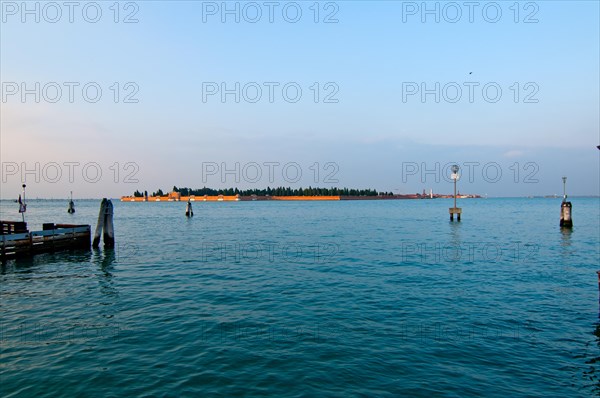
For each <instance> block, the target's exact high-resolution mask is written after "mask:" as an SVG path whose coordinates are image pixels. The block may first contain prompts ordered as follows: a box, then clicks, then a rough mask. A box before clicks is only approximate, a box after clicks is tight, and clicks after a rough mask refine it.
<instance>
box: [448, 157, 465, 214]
mask: <svg viewBox="0 0 600 398" xmlns="http://www.w3.org/2000/svg"><path fill="white" fill-rule="evenodd" d="M450 170H452V175H451V176H450V178H452V180H453V181H454V207H451V208H450V221H454V214H456V221H460V215H461V213H462V209H461V208H459V207H456V182H457V181H458V179H459V178H460V176H459V175H458V171H459V170H460V167H458V165H457V164H454V165H452V168H451V169H450Z"/></svg>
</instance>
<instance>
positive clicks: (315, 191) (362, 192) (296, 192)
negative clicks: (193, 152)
mask: <svg viewBox="0 0 600 398" xmlns="http://www.w3.org/2000/svg"><path fill="white" fill-rule="evenodd" d="M172 192H178V193H179V194H180V195H181V196H192V195H193V196H204V195H208V196H217V195H223V196H235V195H240V196H252V195H256V196H388V195H390V196H391V195H393V193H392V192H377V190H375V189H349V188H313V187H310V186H309V187H308V188H290V187H277V188H271V187H267V188H266V189H238V188H226V189H213V188H206V187H204V188H200V189H191V188H177V187H173V190H172ZM165 195H166V194H165V193H164V192H163V190H162V189H159V190H157V191H156V192H152V194H151V195H150V196H154V197H156V196H165ZM133 196H134V197H136V198H143V197H145V196H148V191H144V192H140V191H138V190H136V191H135V192H134V193H133Z"/></svg>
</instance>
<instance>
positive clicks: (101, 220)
mask: <svg viewBox="0 0 600 398" xmlns="http://www.w3.org/2000/svg"><path fill="white" fill-rule="evenodd" d="M106 202H107V200H106V198H104V199H102V202H100V212H99V213H98V224H96V231H95V232H94V240H93V242H92V247H94V248H96V247H98V246H100V237H101V236H102V230H103V229H104V213H105V212H106Z"/></svg>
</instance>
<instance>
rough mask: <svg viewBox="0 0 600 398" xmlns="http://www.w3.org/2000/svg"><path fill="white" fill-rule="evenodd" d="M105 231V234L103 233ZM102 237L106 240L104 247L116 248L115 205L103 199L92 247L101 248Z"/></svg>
mask: <svg viewBox="0 0 600 398" xmlns="http://www.w3.org/2000/svg"><path fill="white" fill-rule="evenodd" d="M103 231H104V233H103ZM100 236H102V239H103V240H104V247H106V248H111V247H115V230H114V226H113V204H112V201H110V200H109V199H106V198H104V199H102V202H101V203H100V212H99V213H98V224H97V225H96V232H95V233H94V240H93V241H92V247H94V248H96V247H98V246H100Z"/></svg>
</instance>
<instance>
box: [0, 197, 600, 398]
mask: <svg viewBox="0 0 600 398" xmlns="http://www.w3.org/2000/svg"><path fill="white" fill-rule="evenodd" d="M571 200H572V203H573V220H574V228H573V230H572V231H564V230H563V231H561V229H560V228H559V226H558V224H559V214H560V199H549V198H515V199H504V198H503V199H468V200H460V201H459V206H460V207H462V208H463V217H462V221H461V222H460V223H458V222H453V223H452V222H450V221H449V214H448V208H449V207H452V201H451V200H445V199H434V200H390V201H341V202H275V201H269V202H207V203H203V202H196V203H194V204H193V206H194V207H193V209H194V217H193V218H191V219H188V218H186V217H185V203H183V202H181V203H178V202H168V203H165V202H162V203H122V202H119V201H113V202H114V206H115V207H114V210H115V215H114V225H115V236H116V247H115V249H114V250H104V249H103V248H102V247H101V248H100V249H97V250H89V251H87V250H83V251H81V250H80V251H67V252H61V253H54V254H43V255H38V256H35V257H34V258H30V259H19V260H10V261H8V262H6V263H5V264H3V265H2V266H0V311H1V312H0V395H2V396H3V397H12V396H15V397H16V396H19V397H43V396H48V397H50V396H52V397H57V396H58V397H73V396H86V397H132V396H159V397H161V396H163V397H177V396H224V397H231V396H266V395H270V396H277V397H280V396H291V397H297V396H424V397H426V396H449V397H452V396H456V397H459V396H460V397H464V396H473V397H475V396H498V397H505V396H544V397H547V396H556V397H566V396H590V395H596V394H598V393H599V392H600V378H599V375H600V363H598V362H597V361H598V360H599V359H600V348H599V347H600V337H599V336H600V327H599V326H598V325H599V324H598V282H597V276H596V271H597V270H598V269H600V264H599V259H600V243H599V242H600V200H599V199H598V198H572V199H571ZM67 202H68V201H67V200H61V201H51V200H32V201H30V202H29V204H28V209H27V213H26V218H27V221H28V224H29V227H30V230H37V229H41V225H42V223H45V222H55V223H81V224H90V225H92V231H93V229H94V228H95V224H96V220H97V217H98V210H99V204H100V201H99V200H85V201H84V200H79V201H76V202H75V206H76V213H75V214H73V215H69V214H67ZM17 210H18V205H17V204H15V203H14V202H9V201H3V202H1V203H0V218H1V219H4V220H14V221H18V220H20V218H21V217H20V215H19V214H18V212H17Z"/></svg>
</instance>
